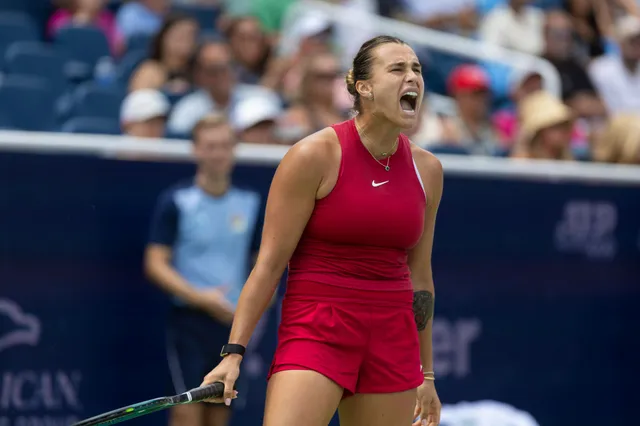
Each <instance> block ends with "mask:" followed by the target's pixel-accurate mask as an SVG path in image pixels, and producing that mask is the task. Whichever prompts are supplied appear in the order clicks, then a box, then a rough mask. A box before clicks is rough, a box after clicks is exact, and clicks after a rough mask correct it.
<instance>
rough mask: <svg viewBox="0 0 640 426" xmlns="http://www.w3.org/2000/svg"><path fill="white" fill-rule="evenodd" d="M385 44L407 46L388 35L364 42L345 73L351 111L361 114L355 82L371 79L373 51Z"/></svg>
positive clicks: (360, 104)
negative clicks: (351, 106)
mask: <svg viewBox="0 0 640 426" xmlns="http://www.w3.org/2000/svg"><path fill="white" fill-rule="evenodd" d="M387 43H396V44H407V43H405V42H404V41H403V40H400V39H399V38H398V37H393V36H389V35H381V36H377V37H374V38H372V39H370V40H367V41H365V42H364V44H363V45H362V46H361V47H360V50H358V53H357V54H356V57H355V58H353V67H352V68H351V69H350V70H349V72H348V73H347V76H346V77H345V81H346V82H347V90H348V91H349V93H350V94H351V96H353V109H354V110H355V111H357V112H362V103H361V100H360V93H358V91H357V90H356V82H358V81H360V80H368V79H369V78H371V64H372V63H373V59H374V56H373V50H374V49H375V48H376V47H378V46H382V45H383V44H387Z"/></svg>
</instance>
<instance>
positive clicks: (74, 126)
mask: <svg viewBox="0 0 640 426" xmlns="http://www.w3.org/2000/svg"><path fill="white" fill-rule="evenodd" d="M62 131H63V132H66V133H93V134H102V135H119V134H120V133H121V132H120V123H119V122H118V120H114V119H110V118H104V117H74V118H72V119H70V120H68V121H67V122H66V123H64V125H63V126H62Z"/></svg>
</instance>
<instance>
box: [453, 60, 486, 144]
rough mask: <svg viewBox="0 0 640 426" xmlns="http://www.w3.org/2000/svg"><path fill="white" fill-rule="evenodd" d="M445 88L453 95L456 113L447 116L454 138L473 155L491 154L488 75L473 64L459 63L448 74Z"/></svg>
mask: <svg viewBox="0 0 640 426" xmlns="http://www.w3.org/2000/svg"><path fill="white" fill-rule="evenodd" d="M448 91H449V94H450V95H451V96H453V98H454V100H455V103H456V108H457V115H456V116H454V117H448V118H447V119H446V120H447V121H448V122H447V125H448V126H450V127H451V128H453V129H454V130H455V137H454V140H453V141H451V142H454V143H456V144H458V145H460V146H463V147H465V148H467V149H468V150H469V152H470V153H471V154H475V155H494V154H495V153H496V151H497V150H498V134H497V132H496V130H495V128H494V126H493V123H492V122H491V120H490V101H491V92H490V85H489V77H488V76H487V74H486V73H485V72H484V70H483V69H482V68H481V67H479V66H477V65H471V64H466V65H461V66H459V67H457V68H455V69H454V70H453V72H452V73H451V75H450V76H449V81H448Z"/></svg>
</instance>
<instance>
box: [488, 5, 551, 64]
mask: <svg viewBox="0 0 640 426" xmlns="http://www.w3.org/2000/svg"><path fill="white" fill-rule="evenodd" d="M531 1H532V0H509V2H508V4H505V5H500V6H497V7H495V8H493V9H492V10H491V11H490V12H489V13H487V15H486V16H485V17H484V18H483V19H482V22H481V23H480V30H479V35H480V38H481V39H482V40H484V41H486V42H488V43H492V44H496V45H498V46H502V47H505V48H508V49H514V50H519V51H521V52H523V53H529V54H532V55H538V54H540V53H541V52H542V48H543V46H544V42H543V29H544V12H543V11H542V10H540V9H538V8H536V7H533V6H529V3H531Z"/></svg>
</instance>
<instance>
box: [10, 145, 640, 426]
mask: <svg viewBox="0 0 640 426" xmlns="http://www.w3.org/2000/svg"><path fill="white" fill-rule="evenodd" d="M193 171H194V168H193V166H192V165H190V164H184V163H154V162H137V161H118V160H114V159H101V158H95V157H91V156H80V155H77V156H73V155H38V154H17V153H13V154H9V153H2V154H0V174H1V176H2V183H1V185H0V426H68V425H69V424H70V423H72V422H73V421H75V420H77V419H80V418H84V417H88V416H91V415H94V414H97V413H100V412H103V411H106V410H110V409H113V408H116V407H119V406H122V405H125V404H128V403H132V402H136V401H139V400H144V399H149V398H153V397H157V396H162V395H164V394H170V393H172V391H173V390H172V388H171V381H170V377H169V372H168V368H167V360H166V348H165V338H166V335H165V329H166V328H165V325H166V318H167V317H166V314H167V309H168V307H169V300H168V297H167V296H166V295H164V294H163V293H161V292H160V291H159V290H158V289H157V288H156V287H155V286H153V285H152V284H151V283H149V282H148V281H147V280H146V279H145V278H144V276H143V271H142V253H143V248H144V244H145V241H146V237H147V233H148V229H149V219H150V215H151V212H152V209H153V206H154V204H155V201H156V197H157V196H158V194H159V193H160V192H161V191H162V190H163V189H165V188H166V187H168V186H170V185H172V184H173V183H175V182H176V181H180V180H183V179H184V178H188V177H189V176H191V174H192V173H193ZM273 171H274V168H273V167H264V166H260V167H258V166H247V165H240V166H239V167H238V168H237V170H236V174H235V178H236V182H237V183H238V184H242V185H245V186H250V187H253V188H255V189H256V190H258V191H260V192H261V193H262V194H263V195H264V196H266V191H267V190H268V187H269V184H270V181H271V178H272V175H273ZM433 268H434V275H435V280H436V293H437V297H436V300H437V303H436V320H435V322H434V326H433V338H434V352H435V371H436V374H437V376H438V381H437V385H438V390H439V393H440V398H441V400H442V402H443V404H446V409H445V413H443V425H444V426H446V425H450V426H458V425H462V424H465V425H474V424H478V425H479V424H481V423H479V422H478V421H477V420H469V419H472V418H475V419H477V418H478V416H485V417H486V416H487V415H488V414H486V413H494V414H491V415H492V416H495V419H494V420H493V421H492V422H491V423H490V424H491V425H492V426H503V425H504V426H507V425H512V424H522V425H523V426H524V425H529V424H531V425H536V424H537V425H542V426H574V425H587V424H588V425H595V424H607V425H616V426H626V425H632V424H636V423H637V416H636V415H635V414H634V412H633V408H634V407H635V405H636V401H635V399H634V398H633V397H632V396H633V395H635V394H637V389H636V388H637V379H638V377H640V371H639V370H640V368H639V367H638V365H639V363H638V354H639V353H640V339H638V334H639V333H640V316H639V315H638V313H637V312H638V306H640V188H638V187H634V186H630V185H622V184H621V185H613V184H606V185H593V184H583V183H580V182H537V181H532V180H517V179H514V180H503V179H484V178H469V177H461V176H453V175H447V176H446V179H445V191H444V196H443V200H442V205H441V208H440V211H439V215H438V222H437V228H436V241H435V247H434V255H433ZM281 287H282V286H281ZM283 290H284V289H283V288H281V289H280V292H281V293H282V292H283ZM277 323H278V304H276V305H275V306H274V307H273V308H272V310H271V311H269V312H268V313H267V314H266V315H265V318H263V321H262V322H261V325H260V328H259V331H258V332H257V333H256V336H255V337H254V341H253V342H252V350H251V353H250V354H249V355H248V356H247V359H246V360H245V362H244V364H243V365H244V367H243V368H244V371H243V374H244V375H246V378H247V382H248V383H249V384H248V386H247V387H246V389H240V391H241V393H242V394H243V397H244V398H243V399H242V400H240V401H238V402H237V404H236V405H237V410H236V415H235V417H234V420H233V423H234V425H236V426H240V425H242V426H244V425H246V426H256V425H259V424H261V423H262V421H261V416H262V409H263V405H264V393H265V388H266V380H265V376H266V372H267V369H268V367H269V363H270V361H271V356H272V354H273V350H274V348H275V343H276V328H277ZM222 343H223V342H221V344H222ZM309 403H312V402H311V401H310V402H309ZM478 413H485V414H478ZM163 416H166V413H161V414H153V415H150V416H147V417H143V418H140V419H138V420H136V424H137V425H140V426H151V425H158V424H163V422H164V420H163ZM501 416H502V417H501ZM503 418H504V419H511V420H509V421H511V423H508V421H507V420H500V419H503ZM515 418H521V419H522V422H521V423H517V421H516V420H513V419H515ZM485 420H486V419H485ZM474 421H475V423H474ZM527 422H528V423H527ZM482 424H484V423H482Z"/></svg>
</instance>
